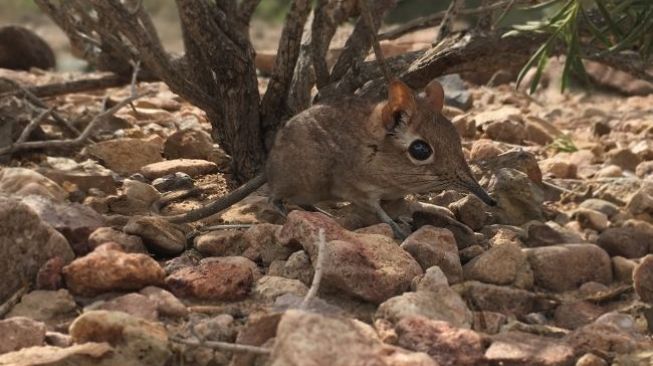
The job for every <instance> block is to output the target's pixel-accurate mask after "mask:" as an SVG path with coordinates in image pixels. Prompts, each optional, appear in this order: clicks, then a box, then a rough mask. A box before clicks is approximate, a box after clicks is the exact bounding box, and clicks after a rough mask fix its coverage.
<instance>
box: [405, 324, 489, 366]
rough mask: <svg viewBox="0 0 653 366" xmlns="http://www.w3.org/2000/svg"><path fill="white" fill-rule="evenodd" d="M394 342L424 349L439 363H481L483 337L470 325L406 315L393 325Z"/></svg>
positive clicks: (470, 364)
mask: <svg viewBox="0 0 653 366" xmlns="http://www.w3.org/2000/svg"><path fill="white" fill-rule="evenodd" d="M396 333H397V336H398V340H397V345H399V346H401V347H403V348H406V349H409V350H411V351H418V352H425V353H427V354H428V355H429V356H431V358H433V359H434V360H435V361H437V362H438V364H439V365H459V366H474V365H479V364H483V362H484V361H485V360H484V355H483V354H484V351H485V345H484V343H485V342H484V339H483V337H482V336H480V335H479V334H478V333H476V332H474V331H473V330H469V329H461V328H456V327H453V326H452V325H451V324H449V323H447V322H443V321H438V320H431V319H427V318H424V317H419V316H414V317H407V318H404V319H402V320H401V321H399V323H397V326H396Z"/></svg>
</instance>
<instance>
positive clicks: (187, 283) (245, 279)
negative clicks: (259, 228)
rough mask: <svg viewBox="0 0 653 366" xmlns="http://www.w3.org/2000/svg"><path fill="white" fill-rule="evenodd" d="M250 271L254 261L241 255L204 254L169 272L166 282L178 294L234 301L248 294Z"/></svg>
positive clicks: (250, 283) (252, 277)
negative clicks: (208, 256)
mask: <svg viewBox="0 0 653 366" xmlns="http://www.w3.org/2000/svg"><path fill="white" fill-rule="evenodd" d="M254 271H257V270H256V264H254V263H253V262H252V261H250V260H249V259H247V258H244V257H219V258H207V259H203V260H201V261H200V263H199V265H197V266H195V267H185V268H181V269H179V270H178V271H176V272H174V273H172V274H171V275H170V276H168V277H167V278H166V285H167V286H168V288H169V289H170V291H171V292H172V293H173V294H175V295H176V296H179V297H194V298H198V299H212V300H222V301H237V300H242V299H244V298H245V297H247V295H248V294H249V291H250V289H251V287H252V285H253V283H254V276H255V273H254ZM257 276H258V275H257Z"/></svg>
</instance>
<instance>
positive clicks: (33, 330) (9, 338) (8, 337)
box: [0, 316, 46, 354]
mask: <svg viewBox="0 0 653 366" xmlns="http://www.w3.org/2000/svg"><path fill="white" fill-rule="evenodd" d="M45 330H46V327H45V324H43V323H41V322H37V321H35V320H32V319H29V318H25V317H20V316H19V317H10V318H7V319H4V320H0V334H1V335H2V336H1V337H2V342H0V354H3V353H7V352H12V351H18V350H20V349H22V348H25V347H32V346H41V345H43V342H44V341H45Z"/></svg>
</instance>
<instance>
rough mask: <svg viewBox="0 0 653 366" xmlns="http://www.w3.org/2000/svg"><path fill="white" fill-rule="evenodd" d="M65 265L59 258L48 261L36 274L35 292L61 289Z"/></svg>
mask: <svg viewBox="0 0 653 366" xmlns="http://www.w3.org/2000/svg"><path fill="white" fill-rule="evenodd" d="M65 265H66V262H65V261H64V259H63V258H62V257H60V256H56V257H52V258H50V259H48V260H47V261H46V262H45V263H44V264H43V265H42V266H41V268H39V271H38V273H37V274H36V286H35V288H36V289H37V290H58V289H60V288H62V287H63V273H62V270H63V266H65Z"/></svg>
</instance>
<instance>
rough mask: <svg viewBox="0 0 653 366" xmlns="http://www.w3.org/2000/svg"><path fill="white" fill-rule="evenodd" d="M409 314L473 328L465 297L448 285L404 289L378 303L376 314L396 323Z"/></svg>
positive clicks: (380, 317)
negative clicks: (416, 289) (409, 290)
mask: <svg viewBox="0 0 653 366" xmlns="http://www.w3.org/2000/svg"><path fill="white" fill-rule="evenodd" d="M409 316H423V317H425V318H428V319H433V320H442V321H446V322H448V323H450V324H451V325H453V326H455V327H459V328H470V327H471V325H472V312H471V311H469V309H468V308H467V305H466V304H465V302H464V301H463V299H462V298H461V297H460V295H458V294H457V293H456V292H455V291H453V290H452V289H451V288H449V287H447V286H441V287H437V288H435V289H430V291H421V292H405V293H404V294H402V295H400V296H396V297H393V298H390V299H388V300H386V301H385V302H383V303H382V304H381V305H379V308H378V310H377V311H376V314H375V315H374V317H375V318H376V319H385V320H387V321H389V322H391V323H393V324H396V323H397V322H399V321H400V320H401V319H403V318H406V317H409Z"/></svg>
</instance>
